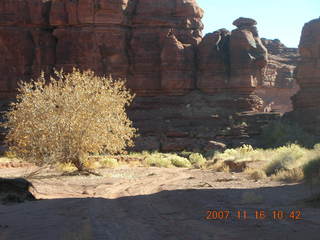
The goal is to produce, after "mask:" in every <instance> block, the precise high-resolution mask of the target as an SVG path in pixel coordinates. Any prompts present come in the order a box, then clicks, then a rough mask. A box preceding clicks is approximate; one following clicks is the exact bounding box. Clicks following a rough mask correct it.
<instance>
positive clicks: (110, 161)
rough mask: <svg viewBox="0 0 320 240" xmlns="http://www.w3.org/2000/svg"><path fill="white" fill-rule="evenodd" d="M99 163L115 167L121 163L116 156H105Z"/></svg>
mask: <svg viewBox="0 0 320 240" xmlns="http://www.w3.org/2000/svg"><path fill="white" fill-rule="evenodd" d="M99 163H100V165H101V166H102V167H105V168H115V167H117V166H118V165H119V164H118V160H117V159H115V158H103V159H101V160H100V161H99Z"/></svg>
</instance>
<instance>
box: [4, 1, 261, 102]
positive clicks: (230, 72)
mask: <svg viewBox="0 0 320 240" xmlns="http://www.w3.org/2000/svg"><path fill="white" fill-rule="evenodd" d="M202 15H203V10H202V9H201V8H199V7H198V5H197V4H196V2H195V1H194V0H188V1H182V0H163V1H161V2H159V1H156V0H153V1H151V0H139V1H138V0H131V1H128V0H120V1H111V0H106V1H100V0H95V1H94V0H80V1H71V0H52V1H42V0H3V1H1V3H0V16H1V17H0V43H1V56H2V57H1V63H0V65H1V66H0V74H1V78H0V84H1V85H0V86H1V88H0V97H1V98H5V97H6V96H7V95H10V94H12V93H14V90H15V88H16V83H17V81H19V80H28V79H30V78H32V77H36V76H37V75H38V74H39V72H40V71H41V70H43V71H45V72H46V73H51V71H52V69H53V68H57V69H60V68H63V69H64V70H65V71H69V70H71V69H72V68H73V67H78V68H80V69H92V70H93V71H95V72H96V73H97V74H112V75H113V76H115V77H124V78H126V79H127V81H128V87H129V88H131V89H132V90H133V91H134V92H135V93H137V94H138V95H140V96H156V95H159V94H164V95H184V94H186V93H188V92H190V91H191V90H194V89H200V90H202V91H203V92H208V93H214V92H217V91H221V90H225V89H232V90H236V91H238V92H252V91H253V90H254V88H255V87H256V86H257V82H258V81H259V79H261V72H260V70H261V69H262V68H263V67H264V65H265V64H266V57H267V52H266V49H265V48H264V46H263V44H262V43H261V41H260V38H259V37H258V34H257V31H256V27H255V25H256V22H255V21H254V20H252V19H245V18H240V19H238V20H236V21H235V22H234V24H235V25H236V26H237V29H235V30H233V31H232V33H230V32H228V31H224V30H220V31H217V32H214V33H212V34H208V35H207V36H206V37H205V38H204V39H203V40H202V37H201V31H202V28H203V26H202V23H201V18H202Z"/></svg>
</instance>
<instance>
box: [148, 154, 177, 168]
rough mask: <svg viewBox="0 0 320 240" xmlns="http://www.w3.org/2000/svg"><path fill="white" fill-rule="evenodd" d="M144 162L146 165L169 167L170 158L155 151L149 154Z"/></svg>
mask: <svg viewBox="0 0 320 240" xmlns="http://www.w3.org/2000/svg"><path fill="white" fill-rule="evenodd" d="M145 162H146V164H147V165H148V166H151V167H165V168H168V167H171V166H172V164H171V160H170V159H168V158H167V157H166V156H165V154H161V153H157V154H150V155H149V156H147V157H146V158H145Z"/></svg>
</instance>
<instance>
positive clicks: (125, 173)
mask: <svg viewBox="0 0 320 240" xmlns="http://www.w3.org/2000/svg"><path fill="white" fill-rule="evenodd" d="M23 171H26V170H25V169H10V170H9V171H8V169H7V170H5V169H1V170H0V175H1V176H3V175H6V176H8V175H10V176H19V174H21V173H22V172H23ZM101 173H102V174H103V177H96V176H90V177H83V176H72V177H71V176H61V175H59V174H57V173H55V172H53V171H51V170H49V171H48V172H46V173H44V174H43V176H42V177H41V178H39V179H33V180H32V183H33V184H34V185H35V188H36V190H37V191H36V192H35V195H36V197H37V198H38V199H42V200H39V201H35V202H26V203H22V204H17V205H9V206H8V205H6V206H3V205H1V206H0V216H1V218H0V240H7V239H8V240H15V239H17V240H21V239H23V240H24V239H25V240H29V239H30V240H37V239H49V240H50V239H62V240H63V239H98V240H99V239H101V240H102V239H112V240H113V239H116V240H118V239H119V240H123V239H129V240H131V239H132V240H139V239H141V240H142V239H143V240H144V239H146V240H153V239H155V240H158V239H166V240H167V239H169V240H174V239H181V240H185V239H187V240H188V239H190V240H197V239H199V240H200V239H201V240H202V239H208V240H214V239H216V240H221V239H226V240H233V239H237V240H239V239H254V240H260V239H261V240H263V239H264V240H269V239H270V240H271V239H284V240H286V239H290V240H298V239H299V240H300V239H308V240H318V239H319V235H320V209H319V208H311V207H308V206H306V205H305V204H302V202H301V199H304V198H306V197H307V196H310V195H311V194H312V193H311V191H310V188H309V187H307V186H305V185H303V184H291V185H286V184H280V183H278V182H272V181H270V180H263V181H258V182H254V181H252V180H246V178H245V175H244V174H242V173H239V174H238V173H237V174H236V173H235V174H230V173H216V172H212V171H203V170H189V169H178V168H174V169H159V168H142V167H136V168H128V167H122V168H120V169H109V170H102V172H101ZM248 196H251V198H248ZM214 209H216V210H228V211H230V214H231V217H229V218H228V219H227V220H206V219H205V216H206V215H207V211H208V210H214ZM239 210H241V211H242V212H243V211H247V213H248V219H246V220H243V219H241V220H239V219H238V218H236V213H237V211H239ZM256 210H259V211H260V210H264V211H265V213H268V215H267V217H266V218H265V219H255V211H256ZM274 210H277V211H278V210H279V211H280V210H282V211H284V212H286V213H288V212H290V211H292V210H299V211H301V212H302V215H303V216H302V217H303V220H297V221H294V220H292V219H289V218H286V219H283V220H274V219H273V218H272V211H274ZM306 234H307V237H308V238H306Z"/></svg>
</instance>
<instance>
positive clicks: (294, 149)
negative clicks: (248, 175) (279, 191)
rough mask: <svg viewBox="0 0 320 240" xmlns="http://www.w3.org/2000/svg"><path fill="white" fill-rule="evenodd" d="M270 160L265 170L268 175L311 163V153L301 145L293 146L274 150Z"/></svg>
mask: <svg viewBox="0 0 320 240" xmlns="http://www.w3.org/2000/svg"><path fill="white" fill-rule="evenodd" d="M269 158H270V160H271V161H270V163H269V164H268V165H267V167H266V169H265V171H266V173H267V175H271V174H275V173H277V172H278V171H281V170H291V169H294V168H299V167H302V166H303V165H304V164H305V163H306V162H308V161H310V151H309V150H307V149H305V148H303V147H300V146H299V145H296V144H291V145H288V146H284V147H280V148H277V149H275V150H273V152H271V154H270V155H269Z"/></svg>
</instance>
